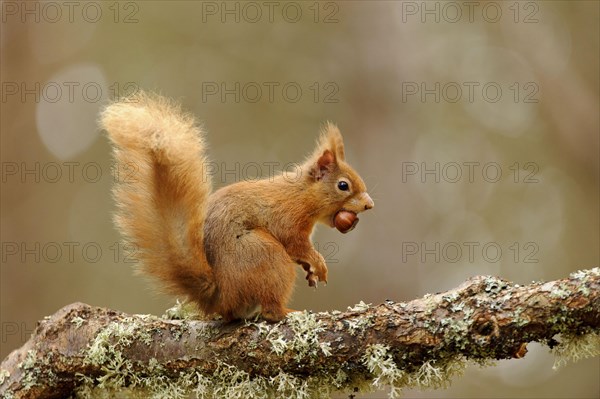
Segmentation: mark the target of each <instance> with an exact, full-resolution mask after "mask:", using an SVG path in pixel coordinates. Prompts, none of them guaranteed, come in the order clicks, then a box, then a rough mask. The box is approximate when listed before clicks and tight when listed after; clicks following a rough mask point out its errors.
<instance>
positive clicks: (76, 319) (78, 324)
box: [71, 316, 85, 329]
mask: <svg viewBox="0 0 600 399" xmlns="http://www.w3.org/2000/svg"><path fill="white" fill-rule="evenodd" d="M71 323H73V324H75V328H77V329H79V328H80V327H81V326H82V325H83V323H85V319H84V318H83V317H80V316H76V317H73V318H72V319H71Z"/></svg>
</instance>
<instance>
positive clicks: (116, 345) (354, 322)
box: [0, 268, 600, 398]
mask: <svg viewBox="0 0 600 399" xmlns="http://www.w3.org/2000/svg"><path fill="white" fill-rule="evenodd" d="M179 310H181V309H179ZM557 334H561V335H560V338H558V339H560V340H561V342H560V343H559V342H558V341H556V340H555V336H556V335H557ZM532 341H537V342H541V343H544V344H547V345H548V346H550V347H551V348H553V347H554V351H555V353H557V354H559V355H564V356H571V357H573V358H575V359H576V358H578V357H583V356H586V355H591V356H595V355H598V353H599V351H600V349H599V348H600V269H598V268H595V269H591V270H587V271H581V272H577V273H573V274H572V275H571V276H570V277H569V278H567V279H563V280H558V281H553V282H549V283H534V284H531V285H527V286H519V285H516V284H512V283H509V282H506V281H503V280H500V279H498V278H495V277H474V278H472V279H470V280H468V281H466V282H465V283H463V284H462V285H461V286H460V287H458V288H456V289H453V290H451V291H448V292H445V293H441V294H436V295H426V296H425V297H423V298H420V299H415V300H413V301H411V302H408V303H394V302H391V301H388V302H386V303H384V304H381V305H377V306H368V305H365V304H362V303H361V304H359V305H357V306H355V307H354V308H349V309H348V311H346V312H338V311H333V312H329V313H317V314H313V313H309V312H298V313H293V314H291V315H290V316H289V317H288V318H286V319H285V320H284V321H282V322H281V323H277V324H267V323H265V322H260V323H259V322H239V323H229V324H224V323H222V322H219V321H193V320H189V319H185V320H166V319H161V318H158V317H154V316H148V315H127V314H124V313H121V312H117V311H114V310H108V309H104V308H97V307H91V306H88V305H85V304H81V303H75V304H72V305H69V306H66V307H65V308H63V309H61V310H59V311H58V312H57V313H56V314H54V315H53V316H51V317H47V318H45V319H44V320H42V321H40V322H39V323H38V326H37V328H36V330H35V332H34V333H33V335H32V337H31V338H30V340H29V341H28V342H27V343H26V344H25V345H24V346H23V347H21V348H20V349H18V350H15V351H14V352H12V353H11V354H10V355H9V356H8V357H7V358H6V359H5V360H4V361H3V362H2V364H1V366H0V396H1V397H3V398H5V397H6V398H11V397H14V398H62V397H66V396H69V395H70V394H73V393H77V394H78V395H79V396H82V397H85V396H86V395H89V394H91V393H93V392H94V390H98V391H102V392H104V393H106V392H124V391H127V392H129V393H132V392H134V393H137V394H139V395H141V396H142V397H152V396H153V395H155V396H156V397H160V395H165V396H168V397H175V398H176V397H187V396H185V395H189V394H190V393H195V394H196V395H197V396H198V397H212V396H215V397H220V396H224V397H268V396H282V397H303V396H302V395H307V396H304V397H312V396H328V395H329V394H330V392H331V391H334V390H341V391H352V390H353V389H355V388H358V389H360V390H364V389H369V388H373V387H375V388H383V387H384V386H385V385H391V386H392V392H391V395H392V396H394V395H395V394H397V393H398V389H399V388H401V387H403V386H418V387H441V386H444V385H445V382H446V381H448V379H449V377H450V376H451V375H452V374H454V373H456V372H457V371H460V370H461V369H462V367H464V366H463V365H464V363H465V361H466V360H470V361H476V362H480V363H483V362H486V361H488V360H490V359H492V360H493V359H507V358H519V357H522V356H524V355H525V353H526V352H527V350H526V344H527V343H528V342H532ZM236 395H237V396H236Z"/></svg>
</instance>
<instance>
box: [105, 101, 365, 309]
mask: <svg viewBox="0 0 600 399" xmlns="http://www.w3.org/2000/svg"><path fill="white" fill-rule="evenodd" d="M101 125H102V127H103V128H104V129H105V130H107V131H108V135H109V138H110V140H111V141H112V143H113V145H114V155H115V158H116V162H117V167H118V168H119V170H123V169H131V168H132V167H133V168H134V169H135V171H136V172H135V174H133V175H132V177H131V178H130V179H126V180H125V181H121V182H118V183H117V184H116V186H115V188H114V193H115V198H116V202H117V205H118V209H119V210H118V213H117V215H116V223H117V225H118V226H119V228H120V230H121V231H122V233H123V235H124V236H125V237H126V240H127V242H129V243H130V244H133V245H135V248H136V249H137V255H136V257H137V259H138V260H139V262H140V266H139V270H140V271H141V272H143V273H145V274H148V275H150V276H152V277H155V278H156V279H158V280H159V281H160V282H162V284H163V286H164V288H165V289H166V290H167V291H168V292H170V293H172V294H175V295H182V296H185V297H187V299H188V300H190V301H192V302H194V303H196V304H197V305H198V307H199V308H200V309H201V310H202V311H204V312H206V313H208V314H214V313H216V314H219V315H221V316H222V317H223V319H224V320H227V321H228V320H234V319H242V318H250V317H253V316H255V315H257V314H260V316H261V317H262V318H263V319H265V320H268V321H278V320H281V319H283V318H284V317H285V316H286V314H288V313H289V312H291V311H292V310H290V309H288V308H287V307H286V304H287V303H288V301H289V299H290V296H291V294H292V290H293V287H294V280H295V277H296V265H298V264H299V265H301V266H302V267H303V268H304V270H305V271H306V279H307V280H308V284H309V286H316V285H317V283H318V282H323V283H327V266H326V265H325V260H324V259H323V256H321V254H320V253H319V252H317V251H316V250H315V249H314V247H313V245H312V242H311V238H310V237H311V234H312V232H313V229H314V227H315V224H316V223H317V222H321V223H324V224H326V225H328V226H331V227H337V229H338V230H339V231H341V232H348V231H350V230H351V229H352V228H354V226H355V225H356V223H357V221H358V218H357V216H356V214H357V213H359V212H362V211H365V210H368V209H371V208H373V205H374V204H373V200H372V199H371V197H370V196H369V194H368V193H367V189H366V186H365V183H364V182H363V180H362V179H361V178H360V176H359V175H358V174H357V173H356V172H355V171H354V169H352V167H350V165H348V164H347V163H346V161H345V156H344V143H343V140H342V135H341V134H340V131H339V130H338V128H337V127H336V126H334V125H332V124H330V123H328V124H326V125H325V126H324V128H323V131H322V133H321V136H320V138H319V140H318V143H317V147H316V149H315V150H314V152H313V153H312V155H310V156H309V157H308V158H307V159H306V160H305V161H304V162H303V163H302V164H301V165H300V166H299V171H300V172H301V173H293V174H291V175H290V174H289V173H286V172H282V173H281V174H280V175H278V176H275V177H270V178H267V179H263V180H254V181H242V182H238V183H234V184H231V185H228V186H226V187H223V188H221V189H219V190H217V191H215V192H211V187H212V184H211V179H210V176H209V173H207V168H206V166H207V165H208V164H207V158H206V153H205V152H206V151H205V144H204V134H203V132H202V130H201V129H200V127H198V125H197V124H196V122H195V120H194V118H193V117H192V116H190V115H188V114H186V113H184V112H182V110H181V107H180V106H179V105H178V104H175V103H174V102H173V101H171V100H169V99H166V98H163V97H160V96H158V95H155V94H147V93H143V92H140V93H138V94H136V95H134V96H133V97H131V98H127V99H125V100H122V101H119V102H115V103H113V104H110V105H109V106H108V107H106V109H105V110H104V111H103V113H102V115H101Z"/></svg>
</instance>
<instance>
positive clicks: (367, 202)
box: [363, 193, 375, 211]
mask: <svg viewBox="0 0 600 399" xmlns="http://www.w3.org/2000/svg"><path fill="white" fill-rule="evenodd" d="M363 196H364V200H365V211H366V210H368V209H373V207H374V206H375V203H374V202H373V200H372V199H371V197H370V196H369V194H367V193H364V194H363Z"/></svg>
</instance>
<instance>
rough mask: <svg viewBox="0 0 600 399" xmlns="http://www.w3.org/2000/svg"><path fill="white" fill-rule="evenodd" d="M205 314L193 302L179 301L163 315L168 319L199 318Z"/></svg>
mask: <svg viewBox="0 0 600 399" xmlns="http://www.w3.org/2000/svg"><path fill="white" fill-rule="evenodd" d="M202 316H203V314H202V312H200V310H199V309H198V307H197V306H196V305H195V304H194V303H193V302H179V299H178V300H177V303H175V305H174V306H173V307H171V308H169V309H167V310H166V311H165V314H164V315H163V316H162V318H163V319H167V320H198V319H201V318H202Z"/></svg>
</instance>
